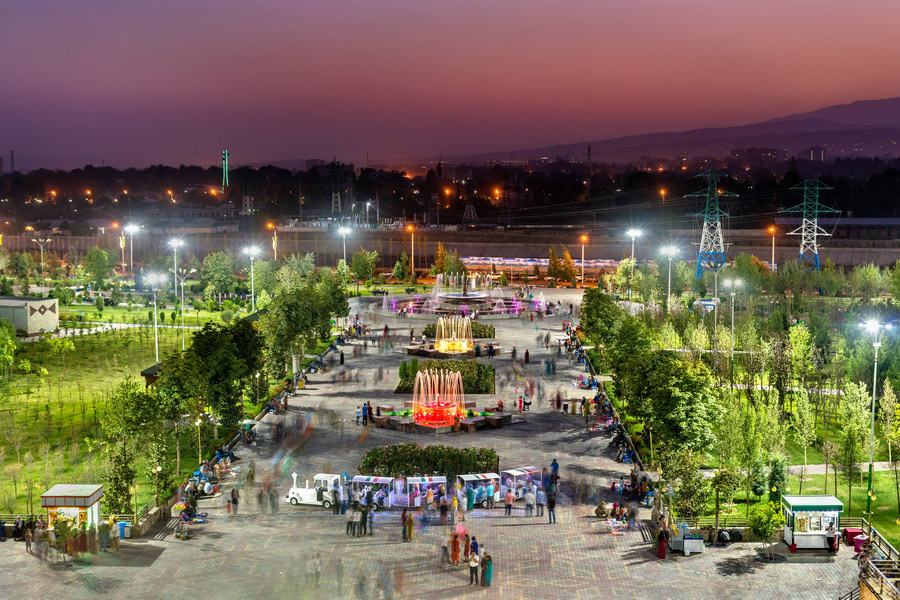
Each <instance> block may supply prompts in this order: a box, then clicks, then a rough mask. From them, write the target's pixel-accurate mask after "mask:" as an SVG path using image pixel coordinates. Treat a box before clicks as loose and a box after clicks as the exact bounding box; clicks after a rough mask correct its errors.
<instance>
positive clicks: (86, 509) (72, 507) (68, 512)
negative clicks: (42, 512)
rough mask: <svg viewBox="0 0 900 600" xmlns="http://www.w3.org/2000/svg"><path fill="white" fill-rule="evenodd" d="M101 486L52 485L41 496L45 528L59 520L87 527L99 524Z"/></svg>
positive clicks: (51, 526)
mask: <svg viewBox="0 0 900 600" xmlns="http://www.w3.org/2000/svg"><path fill="white" fill-rule="evenodd" d="M102 497H103V486H102V485H54V486H53V487H52V488H50V489H49V490H47V491H46V492H44V493H43V494H41V506H42V507H44V508H46V509H47V526H48V527H49V528H50V529H53V525H54V524H55V523H56V521H57V520H59V519H68V520H70V521H72V524H73V525H75V526H76V527H77V526H80V525H81V524H82V523H84V524H85V526H87V527H91V526H93V525H97V523H99V522H100V498H102Z"/></svg>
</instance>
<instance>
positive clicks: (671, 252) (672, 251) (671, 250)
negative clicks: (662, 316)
mask: <svg viewBox="0 0 900 600" xmlns="http://www.w3.org/2000/svg"><path fill="white" fill-rule="evenodd" d="M661 252H662V254H663V256H665V257H666V258H668V259H669V287H668V291H667V292H666V312H669V298H671V297H672V257H674V256H675V255H676V254H678V248H676V247H675V246H666V247H664V248H663V249H662V250H661Z"/></svg>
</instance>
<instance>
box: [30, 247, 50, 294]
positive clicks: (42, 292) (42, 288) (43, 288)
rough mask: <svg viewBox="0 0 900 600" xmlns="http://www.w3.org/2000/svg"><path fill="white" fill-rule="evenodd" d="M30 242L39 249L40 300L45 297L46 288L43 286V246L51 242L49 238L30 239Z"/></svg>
mask: <svg viewBox="0 0 900 600" xmlns="http://www.w3.org/2000/svg"><path fill="white" fill-rule="evenodd" d="M31 241H32V242H34V243H35V244H37V245H38V246H40V248H41V298H45V297H46V295H47V286H46V285H44V283H45V281H44V246H45V245H46V244H49V243H50V242H51V241H52V240H50V239H49V238H38V239H34V238H32V240H31Z"/></svg>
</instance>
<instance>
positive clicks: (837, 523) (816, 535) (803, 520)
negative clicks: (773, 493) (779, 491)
mask: <svg viewBox="0 0 900 600" xmlns="http://www.w3.org/2000/svg"><path fill="white" fill-rule="evenodd" d="M781 507H782V509H783V510H784V541H785V542H786V543H787V544H788V546H790V547H791V551H792V552H793V551H794V550H796V549H797V548H821V549H827V548H828V542H827V540H826V539H825V537H826V532H827V531H828V526H829V525H831V524H834V530H835V537H839V536H840V529H841V512H843V510H844V504H843V503H842V502H841V501H840V500H838V499H837V498H835V497H834V496H830V495H829V496H782V497H781Z"/></svg>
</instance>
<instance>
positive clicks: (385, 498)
mask: <svg viewBox="0 0 900 600" xmlns="http://www.w3.org/2000/svg"><path fill="white" fill-rule="evenodd" d="M353 485H354V487H357V488H359V489H361V490H363V492H366V491H368V490H372V494H373V495H374V498H375V504H376V505H377V506H380V507H382V508H390V507H391V506H392V505H393V504H394V503H395V502H396V501H397V498H396V497H395V496H394V491H393V489H392V487H393V485H394V478H393V477H373V476H369V475H356V476H355V477H354V478H353ZM363 497H365V493H364V494H363Z"/></svg>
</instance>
